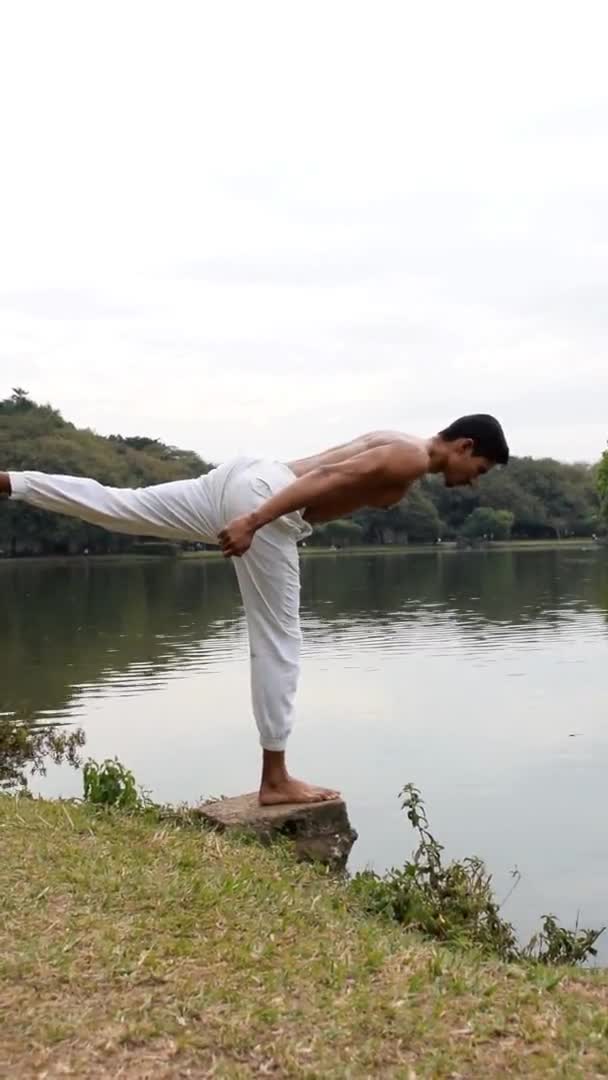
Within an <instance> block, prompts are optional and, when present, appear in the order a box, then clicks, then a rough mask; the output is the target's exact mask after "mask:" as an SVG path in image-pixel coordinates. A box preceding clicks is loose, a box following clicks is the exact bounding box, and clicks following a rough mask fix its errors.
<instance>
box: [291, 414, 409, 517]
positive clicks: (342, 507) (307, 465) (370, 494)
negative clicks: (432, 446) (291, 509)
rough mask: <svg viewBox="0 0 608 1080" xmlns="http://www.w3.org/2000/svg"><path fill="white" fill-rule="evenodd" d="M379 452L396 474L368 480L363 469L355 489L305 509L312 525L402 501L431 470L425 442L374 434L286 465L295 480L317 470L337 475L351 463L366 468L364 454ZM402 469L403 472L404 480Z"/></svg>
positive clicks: (397, 434)
mask: <svg viewBox="0 0 608 1080" xmlns="http://www.w3.org/2000/svg"><path fill="white" fill-rule="evenodd" d="M380 449H383V450H384V451H385V452H386V462H387V464H388V462H389V460H392V461H393V462H394V468H395V472H394V474H391V473H390V472H387V475H386V476H385V477H383V476H381V475H376V476H375V477H373V479H372V478H371V477H367V478H366V476H365V474H364V471H363V470H362V472H361V475H360V477H359V483H358V484H357V485H356V489H355V490H353V491H351V492H346V491H344V492H343V493H342V492H338V491H337V490H336V492H335V493H334V494H333V496H332V495H328V496H327V498H325V499H324V500H323V501H322V502H321V503H319V504H318V505H317V506H315V507H313V506H308V507H306V509H305V511H304V517H305V518H306V520H307V521H309V522H310V523H311V524H316V523H319V522H322V521H333V520H335V518H336V517H340V516H341V515H342V514H345V513H352V512H353V511H354V510H360V509H361V508H362V507H363V506H374V507H382V508H387V507H389V506H394V505H395V504H396V503H398V502H400V500H401V499H402V498H403V497H404V496H405V494H406V493H407V490H408V488H409V487H410V486H411V484H412V483H413V482H414V480H415V479H417V478H418V476H422V475H423V474H424V472H426V471H428V466H429V454H428V450H427V448H426V444H425V440H424V439H419V438H416V436H413V435H405V434H403V433H402V432H399V431H372V432H369V433H368V434H366V435H360V436H359V437H358V438H356V439H351V441H350V442H347V443H342V444H341V445H340V446H334V447H331V448H330V449H329V450H323V451H322V452H321V453H320V454H315V455H313V456H312V457H307V458H300V459H299V460H297V461H290V462H287V465H288V468H290V469H291V471H292V472H293V474H294V475H295V476H296V477H301V476H307V475H308V474H309V473H312V472H314V471H315V470H316V469H323V468H331V467H335V468H336V472H338V471H339V468H340V466H345V465H348V463H349V462H352V463H353V465H355V463H356V464H358V465H361V466H364V465H365V464H366V462H365V459H364V458H363V457H361V455H365V454H369V451H371V450H380ZM368 460H371V458H370V459H368ZM399 470H402V471H403V476H402V477H401V476H400V475H399Z"/></svg>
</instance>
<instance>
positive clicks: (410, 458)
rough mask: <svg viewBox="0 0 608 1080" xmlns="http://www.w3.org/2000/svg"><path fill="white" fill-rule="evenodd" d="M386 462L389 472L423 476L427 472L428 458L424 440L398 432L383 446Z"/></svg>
mask: <svg viewBox="0 0 608 1080" xmlns="http://www.w3.org/2000/svg"><path fill="white" fill-rule="evenodd" d="M384 446H385V452H386V462H387V464H388V465H389V466H390V468H391V470H395V471H396V472H397V473H399V474H402V473H404V474H406V475H408V476H410V475H411V476H413V477H417V476H423V475H424V474H425V473H427V472H428V471H429V466H430V456H429V451H428V448H427V446H426V443H425V441H424V439H419V438H416V436H414V435H402V434H400V433H399V432H396V433H395V434H394V437H393V438H392V439H391V440H390V441H389V442H386V443H385V444H384Z"/></svg>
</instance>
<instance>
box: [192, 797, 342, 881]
mask: <svg viewBox="0 0 608 1080" xmlns="http://www.w3.org/2000/svg"><path fill="white" fill-rule="evenodd" d="M195 813H196V815H197V816H198V817H200V819H201V821H203V822H204V823H205V824H206V825H207V826H211V827H212V828H215V829H218V830H220V831H222V832H224V831H227V830H247V831H249V832H254V833H255V834H256V836H258V837H259V839H260V840H262V841H264V842H266V843H271V842H272V840H273V837H276V836H288V837H290V838H291V839H293V840H294V841H295V848H296V854H297V856H298V858H300V859H307V860H313V861H320V862H323V863H326V864H327V865H330V866H332V867H334V868H336V869H341V868H343V867H344V866H345V865H346V860H347V859H348V856H349V854H350V850H351V848H352V846H353V844H354V842H355V840H356V839H357V833H356V832H355V830H354V829H353V828H352V826H351V824H350V821H349V819H348V812H347V809H346V803H345V802H344V800H343V799H331V800H330V801H328V802H318V803H283V804H282V805H280V806H260V804H259V802H258V795H257V792H250V793H249V794H247V795H237V796H235V797H234V798H231V799H216V800H214V801H213V802H208V803H203V804H202V805H201V806H198V807H197V808H196V811H195Z"/></svg>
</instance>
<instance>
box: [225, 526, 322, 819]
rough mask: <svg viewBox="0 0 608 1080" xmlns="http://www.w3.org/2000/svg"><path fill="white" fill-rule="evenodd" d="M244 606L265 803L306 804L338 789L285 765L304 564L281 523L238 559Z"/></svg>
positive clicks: (261, 535) (297, 669)
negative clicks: (297, 777)
mask: <svg viewBox="0 0 608 1080" xmlns="http://www.w3.org/2000/svg"><path fill="white" fill-rule="evenodd" d="M234 566H235V569H236V573H237V577H238V581H239V587H240V590H241V595H242V598H243V604H244V606H245V614H246V617H247V627H248V631H249V649H250V656H251V695H252V701H253V712H254V716H255V720H256V723H257V726H258V730H259V732H260V742H261V745H262V748H263V767H262V780H261V784H260V803H262V804H271V803H290V802H298V803H307V802H320V801H325V800H327V799H335V798H338V794H337V792H335V791H330V790H328V789H326V788H319V787H316V786H314V785H312V784H305V783H303V782H302V781H301V780H294V779H293V778H292V777H291V776H290V775H289V773H288V772H287V768H286V765H285V747H286V745H287V740H288V738H289V734H290V732H291V729H292V726H293V717H294V700H295V695H296V689H297V685H298V676H299V673H300V646H301V630H300V612H299V609H300V566H299V558H298V549H297V546H296V542H295V539H294V537H293V535H292V534H291V533H290V532H289V530H288V529H286V528H285V526H284V525H283V524H282V523H281V522H274V523H273V524H272V525H267V526H266V527H265V528H264V529H261V530H260V532H259V533H257V535H256V536H255V537H254V540H253V543H252V545H251V547H250V549H249V551H248V552H247V553H246V554H245V555H243V557H242V558H240V559H235V560H234Z"/></svg>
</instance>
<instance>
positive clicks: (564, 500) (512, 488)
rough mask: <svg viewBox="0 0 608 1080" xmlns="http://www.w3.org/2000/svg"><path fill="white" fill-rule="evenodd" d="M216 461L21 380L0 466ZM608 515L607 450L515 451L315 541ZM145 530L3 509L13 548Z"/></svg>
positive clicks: (60, 546) (541, 529)
mask: <svg viewBox="0 0 608 1080" xmlns="http://www.w3.org/2000/svg"><path fill="white" fill-rule="evenodd" d="M212 467H213V466H212V465H211V463H209V462H207V461H205V460H203V459H202V458H201V457H200V456H199V455H198V454H196V453H195V452H194V451H192V450H181V449H179V448H177V447H175V446H168V445H166V444H165V443H163V442H161V441H160V440H159V439H156V438H151V437H146V436H140V435H137V436H123V435H109V436H107V437H104V436H101V435H97V434H96V433H95V432H93V431H91V430H89V429H79V428H76V427H75V426H74V424H71V423H69V422H68V421H67V420H65V419H64V418H63V416H62V415H61V413H60V412H59V411H58V410H57V409H54V408H52V406H50V405H39V404H37V403H36V402H34V401H32V400H31V398H30V397H29V394H28V393H27V391H25V390H23V389H21V388H16V389H15V390H14V391H13V393H12V395H11V396H10V397H8V398H6V399H5V400H3V401H0V468H2V469H8V470H11V469H14V470H20V469H37V470H40V471H42V472H49V473H64V474H68V475H75V476H93V477H95V479H97V480H99V481H100V482H101V483H103V484H108V485H110V486H112V487H141V486H145V485H148V484H159V483H163V482H164V481H167V480H178V479H184V478H188V477H195V476H200V475H201V474H202V473H205V472H208V471H209V469H211V468H212ZM607 518H608V453H606V454H604V456H603V458H602V460H601V462H599V463H598V464H596V465H588V464H583V463H581V464H573V465H572V464H564V463H563V462H559V461H555V460H554V459H552V458H542V459H536V458H531V457H522V458H513V459H512V460H511V462H510V463H509V466H508V468H506V469H495V470H493V471H492V472H491V473H490V474H489V475H488V476H487V477H484V479H483V480H482V481H481V483H480V484H479V485H478V486H477V487H476V488H466V489H448V488H446V487H445V486H444V484H443V481H442V480H441V479H440V478H438V477H434V476H430V477H426V478H425V479H424V480H422V481H421V482H420V483H419V484H417V485H416V487H415V488H414V489H413V490H412V491H411V492H410V494H409V495H408V497H407V499H404V500H403V501H402V502H401V503H399V504H398V505H397V506H395V507H392V508H391V509H390V510H375V509H365V510H361V511H359V512H357V513H355V514H353V515H352V516H351V517H349V518H345V519H341V520H338V521H334V522H329V523H328V524H327V525H323V526H319V527H317V528H316V529H315V532H314V534H313V536H312V537H311V538H310V540H309V541H308V543H309V544H312V545H325V544H330V545H335V546H337V547H338V546H339V547H343V546H352V545H358V544H406V543H432V542H436V541H437V540H457V541H459V542H461V543H469V542H471V543H474V542H477V541H479V540H480V539H483V538H485V539H489V540H501V539H508V538H510V537H513V538H515V539H524V538H525V539H535V540H542V539H549V538H552V539H560V538H564V537H572V536H580V537H589V536H592V535H594V534H596V533H598V532H600V531H602V523H603V522H604V523H605V522H606V520H607ZM138 543H139V541H138V539H137V538H134V537H132V536H124V535H120V534H114V533H108V532H106V531H105V530H103V529H100V528H97V527H96V526H93V525H88V524H86V523H84V522H80V521H78V520H77V519H75V518H68V517H64V516H61V515H55V514H48V513H45V512H43V511H39V510H34V509H32V508H31V507H28V506H24V505H23V504H21V503H18V502H14V503H13V502H9V503H8V504H7V505H6V506H3V508H2V513H1V514H0V552H1V553H2V554H4V555H21V554H23V555H25V554H52V553H66V554H73V553H80V552H83V551H88V552H90V553H120V552H126V551H129V550H133V549H134V548H137V546H138Z"/></svg>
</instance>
